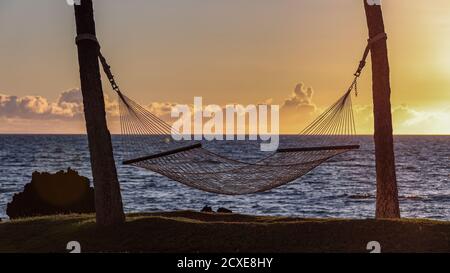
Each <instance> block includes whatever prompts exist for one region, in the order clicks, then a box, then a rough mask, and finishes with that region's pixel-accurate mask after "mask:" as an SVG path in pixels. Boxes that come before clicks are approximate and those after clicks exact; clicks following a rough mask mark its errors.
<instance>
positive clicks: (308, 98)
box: [282, 83, 316, 112]
mask: <svg viewBox="0 0 450 273" xmlns="http://www.w3.org/2000/svg"><path fill="white" fill-rule="evenodd" d="M313 95H314V90H313V89H312V87H308V88H305V86H304V84H303V83H299V84H297V86H296V87H295V90H294V93H293V94H292V96H291V97H290V98H288V99H286V100H285V102H284V104H283V106H282V108H283V109H293V110H300V111H307V112H314V111H315V110H316V105H315V104H314V103H313V102H312V99H313Z"/></svg>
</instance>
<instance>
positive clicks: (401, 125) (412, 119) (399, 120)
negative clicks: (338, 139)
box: [355, 104, 450, 134]
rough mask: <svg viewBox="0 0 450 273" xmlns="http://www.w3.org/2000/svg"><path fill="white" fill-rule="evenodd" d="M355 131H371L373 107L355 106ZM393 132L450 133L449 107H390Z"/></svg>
mask: <svg viewBox="0 0 450 273" xmlns="http://www.w3.org/2000/svg"><path fill="white" fill-rule="evenodd" d="M355 119H356V125H357V132H358V133H362V134H367V133H370V134H371V133H372V132H373V119H374V117H373V107H372V106H370V105H365V106H357V107H355ZM392 120H393V127H394V128H393V129H394V133H395V134H448V133H450V124H449V123H448V121H449V120H450V109H448V108H447V109H422V110H419V109H416V108H414V107H411V106H408V105H406V104H402V105H398V106H394V107H393V108H392Z"/></svg>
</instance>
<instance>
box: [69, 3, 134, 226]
mask: <svg viewBox="0 0 450 273" xmlns="http://www.w3.org/2000/svg"><path fill="white" fill-rule="evenodd" d="M74 7H75V18H76V25H77V34H78V35H80V34H90V35H95V21H94V11H93V4H92V0H82V1H81V4H80V5H75V6H74ZM77 44H78V61H79V65H80V79H81V90H82V94H83V104H84V113H85V119H86V128H87V134H88V140H89V151H90V155H91V168H92V175H93V178H94V188H95V208H96V218H97V224H98V225H101V226H110V225H115V224H118V223H123V222H124V220H125V215H124V212H123V205H122V197H121V194H120V185H119V181H118V178H117V170H116V166H115V162H114V157H113V150H112V143H111V135H110V133H109V130H108V128H107V124H106V112H105V101H104V97H103V90H102V83H101V78H100V69H99V62H98V50H99V45H98V43H96V42H95V41H92V40H81V41H78V43H77Z"/></svg>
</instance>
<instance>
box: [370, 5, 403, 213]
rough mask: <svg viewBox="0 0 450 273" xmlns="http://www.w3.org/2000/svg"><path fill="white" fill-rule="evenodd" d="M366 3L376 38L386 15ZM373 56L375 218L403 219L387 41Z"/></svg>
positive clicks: (373, 50) (376, 45) (377, 45)
mask: <svg viewBox="0 0 450 273" xmlns="http://www.w3.org/2000/svg"><path fill="white" fill-rule="evenodd" d="M363 1H364V8H365V12H366V17H367V26H368V28H369V37H370V38H373V37H375V36H376V35H377V34H380V33H384V32H385V30H384V22H383V13H382V10H381V6H380V5H369V4H368V3H367V0H363ZM371 56H372V89H373V110H374V118H375V120H374V122H375V135H374V139H375V156H376V171H377V205H376V217H377V218H400V208H399V202H398V189H397V178H396V174H395V156H394V140H393V135H392V114H391V102H390V96H391V87H390V80H389V61H388V53H387V42H386V40H385V39H382V40H379V41H377V42H376V43H374V44H373V45H372V48H371Z"/></svg>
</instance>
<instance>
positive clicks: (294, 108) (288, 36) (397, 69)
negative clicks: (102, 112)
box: [0, 0, 450, 134]
mask: <svg viewBox="0 0 450 273" xmlns="http://www.w3.org/2000/svg"><path fill="white" fill-rule="evenodd" d="M94 5H95V8H96V11H95V12H96V14H95V16H96V22H97V32H98V38H99V39H100V41H101V43H102V49H103V52H104V54H105V55H106V56H107V58H108V59H109V62H110V64H111V65H112V67H113V71H114V73H115V74H116V75H117V80H118V82H119V84H120V85H121V87H122V89H123V91H124V92H125V93H127V95H128V96H130V97H132V98H134V99H135V100H136V101H138V102H139V103H141V104H143V105H146V106H148V107H149V108H150V109H152V110H153V111H155V112H156V113H157V114H160V115H167V111H168V109H170V108H169V107H168V106H170V105H172V104H174V103H183V104H192V103H193V97H194V96H202V97H203V98H204V102H205V103H207V104H219V105H225V104H227V103H240V104H256V103H264V102H270V103H273V104H279V105H280V107H281V109H282V111H281V115H282V128H283V132H285V133H293V132H299V131H300V130H301V129H302V127H303V126H304V125H305V123H306V122H307V121H308V120H311V118H313V117H314V116H317V115H318V114H319V113H320V111H321V110H323V109H324V108H326V107H327V106H328V105H330V104H331V103H333V102H334V101H335V100H336V99H337V98H338V97H339V96H341V95H342V94H343V92H344V91H345V89H346V88H347V86H348V85H349V84H350V82H351V80H352V74H353V73H354V70H355V69H356V67H357V65H358V62H359V59H360V58H361V55H362V52H363V50H364V47H365V45H366V39H367V27H366V21H365V15H364V9H363V3H362V1H361V0H339V1H336V0H151V1H148V0H129V1H123V0H97V1H94ZM383 11H384V17H385V23H386V31H387V33H388V36H389V39H388V47H389V58H390V64H391V81H392V104H393V114H394V130H395V133H396V134H450V106H449V101H450V1H448V0H434V1H423V0H395V1H392V0H384V1H383ZM0 34H1V38H0V133H83V132H84V130H85V129H84V123H83V116H82V105H81V101H80V94H79V90H78V87H79V85H80V84H79V74H78V62H77V52H76V46H75V44H74V37H75V23H74V14H73V7H70V6H68V5H67V4H66V1H65V0H39V1H29V0H0ZM370 82H371V73H370V64H368V66H367V67H366V70H365V71H364V73H363V76H362V78H361V82H360V95H359V97H357V98H354V104H355V111H356V116H357V120H356V122H357V126H358V133H364V134H367V133H371V132H372V131H373V128H372V126H373V125H372V119H373V118H372V116H371V115H372V114H371V113H372V109H371V104H372V100H371V98H372V94H371V88H370V87H371V85H370ZM298 84H302V86H300V85H298ZM296 86H297V92H294V91H295V88H296ZM308 88H312V90H313V92H308V91H307V89H308ZM104 89H105V93H106V94H107V96H108V104H107V106H108V111H109V112H110V119H111V120H114V119H116V117H115V109H116V107H115V102H114V100H115V99H116V98H115V97H114V94H113V93H112V92H111V91H110V88H109V87H108V85H107V83H106V82H105V84H104ZM311 94H312V95H311ZM112 123H114V122H112ZM112 127H113V128H112V131H113V132H115V125H112Z"/></svg>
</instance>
